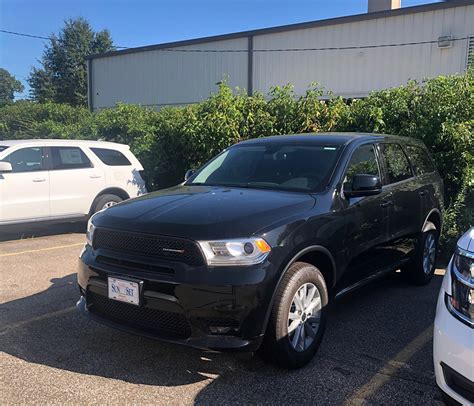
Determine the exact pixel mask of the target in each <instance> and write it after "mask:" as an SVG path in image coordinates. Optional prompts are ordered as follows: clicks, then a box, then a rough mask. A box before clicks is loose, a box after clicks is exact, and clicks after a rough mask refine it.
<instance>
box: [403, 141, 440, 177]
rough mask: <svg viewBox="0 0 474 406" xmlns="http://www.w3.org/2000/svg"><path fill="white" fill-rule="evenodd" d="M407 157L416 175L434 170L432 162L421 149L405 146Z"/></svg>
mask: <svg viewBox="0 0 474 406" xmlns="http://www.w3.org/2000/svg"><path fill="white" fill-rule="evenodd" d="M406 148H407V152H408V157H409V158H410V161H411V164H412V166H413V169H414V170H415V173H416V174H417V175H424V174H425V173H431V172H434V171H435V170H436V168H435V166H434V164H433V161H432V160H431V158H430V157H429V155H428V152H426V151H425V150H424V149H423V148H420V147H416V146H413V145H407V147H406Z"/></svg>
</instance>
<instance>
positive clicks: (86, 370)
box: [0, 274, 441, 404]
mask: <svg viewBox="0 0 474 406" xmlns="http://www.w3.org/2000/svg"><path fill="white" fill-rule="evenodd" d="M51 282H52V285H51V287H50V288H48V289H47V290H45V291H42V292H40V293H37V294H35V295H32V296H29V297H25V298H21V299H17V300H13V301H10V302H7V303H4V304H2V305H0V325H1V328H0V344H1V349H2V351H5V352H6V353H7V354H10V355H12V356H14V357H17V358H20V359H23V360H25V361H27V362H30V363H37V364H42V365H47V366H50V367H54V368H58V369H64V370H68V371H72V372H76V373H79V374H86V375H95V376H101V377H107V378H114V379H116V380H123V381H125V382H129V383H136V384H143V385H152V386H161V387H163V386H166V387H171V386H179V385H188V384H192V383H196V382H201V381H207V382H208V383H206V386H204V387H202V385H201V387H202V389H201V390H200V392H199V393H198V394H197V396H196V398H195V401H196V403H206V404H207V403H219V404H222V403H279V404H281V403H291V404H292V403H312V404H314V403H318V404H335V403H337V404H340V403H348V404H357V403H360V402H361V400H362V399H367V400H368V401H369V402H373V403H376V404H387V403H390V404H433V403H435V402H436V401H438V400H439V395H438V392H437V389H436V386H435V381H434V375H433V366H432V351H431V336H432V333H431V328H432V327H431V326H432V323H433V319H434V314H435V307H436V297H437V292H438V290H439V287H440V284H441V277H438V276H437V277H435V279H434V280H433V281H432V283H431V284H430V285H429V286H427V287H423V288H417V287H413V286H409V285H407V284H405V282H403V281H402V280H401V278H400V277H399V275H398V274H394V275H393V276H391V277H389V278H387V279H385V280H382V281H379V282H377V283H375V284H374V285H372V286H371V287H370V288H366V289H364V290H361V291H359V292H357V293H355V294H353V295H352V296H351V297H348V298H346V299H344V300H343V301H340V302H338V303H337V304H336V305H335V306H334V308H333V309H332V311H331V315H330V321H329V325H328V329H327V331H326V335H325V338H324V340H323V344H322V346H321V348H320V350H319V352H318V354H317V356H316V357H315V359H314V360H313V361H312V362H311V363H310V364H309V365H308V366H307V367H305V368H302V369H300V370H297V371H285V370H281V369H277V368H275V367H273V366H271V365H267V364H264V363H263V362H262V361H261V360H260V359H259V358H258V357H251V356H243V355H237V354H223V353H210V352H205V351H200V350H195V349H191V348H186V347H181V346H176V345H172V344H166V343H161V342H158V341H154V340H150V339H146V338H142V337H137V336H133V335H129V334H126V333H122V332H119V331H116V330H113V329H110V328H108V327H105V326H102V325H100V324H97V323H94V322H92V321H89V320H86V319H85V318H83V317H82V316H80V315H79V314H78V313H77V311H76V309H75V307H74V306H75V302H76V300H77V299H78V296H79V293H78V289H77V286H76V283H75V275H74V274H71V275H68V276H65V277H63V278H60V279H54V280H52V281H51ZM420 337H421V338H420ZM189 390H193V388H192V387H190V388H189ZM175 401H178V402H179V400H177V399H175Z"/></svg>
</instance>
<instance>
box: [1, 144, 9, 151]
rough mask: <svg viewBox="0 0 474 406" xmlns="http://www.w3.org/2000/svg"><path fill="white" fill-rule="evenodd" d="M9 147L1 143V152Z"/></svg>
mask: <svg viewBox="0 0 474 406" xmlns="http://www.w3.org/2000/svg"><path fill="white" fill-rule="evenodd" d="M7 148H8V147H6V146H4V145H0V152H2V151H4V150H6V149H7Z"/></svg>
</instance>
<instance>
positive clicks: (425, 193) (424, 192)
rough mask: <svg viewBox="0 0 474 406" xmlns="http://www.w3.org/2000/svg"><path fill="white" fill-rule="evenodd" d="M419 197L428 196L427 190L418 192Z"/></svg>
mask: <svg viewBox="0 0 474 406" xmlns="http://www.w3.org/2000/svg"><path fill="white" fill-rule="evenodd" d="M418 194H419V195H420V196H426V195H427V194H428V191H427V190H423V191H422V192H418Z"/></svg>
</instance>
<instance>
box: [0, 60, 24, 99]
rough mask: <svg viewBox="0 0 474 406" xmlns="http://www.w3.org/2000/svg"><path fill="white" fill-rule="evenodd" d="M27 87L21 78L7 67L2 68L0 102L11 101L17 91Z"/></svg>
mask: <svg viewBox="0 0 474 406" xmlns="http://www.w3.org/2000/svg"><path fill="white" fill-rule="evenodd" d="M24 89H25V88H24V87H23V85H22V84H21V82H20V81H19V80H17V79H16V78H15V76H13V75H12V74H10V72H8V71H7V70H6V69H3V68H0V104H5V103H11V102H12V101H13V100H14V98H15V93H19V92H22V91H23V90H24Z"/></svg>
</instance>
